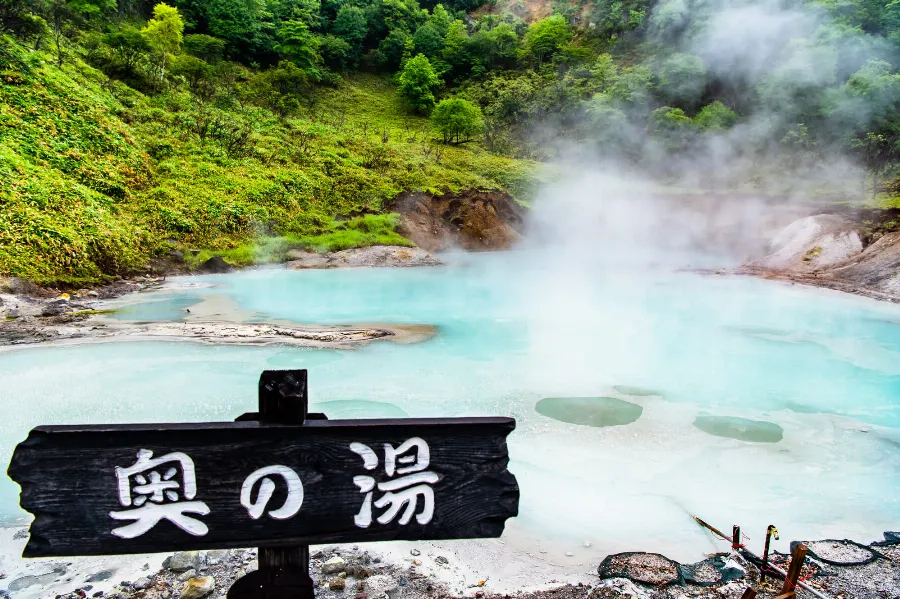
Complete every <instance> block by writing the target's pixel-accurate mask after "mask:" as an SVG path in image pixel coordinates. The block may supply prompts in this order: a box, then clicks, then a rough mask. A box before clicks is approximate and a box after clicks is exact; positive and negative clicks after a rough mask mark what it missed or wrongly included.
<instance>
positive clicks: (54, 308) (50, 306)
mask: <svg viewBox="0 0 900 599" xmlns="http://www.w3.org/2000/svg"><path fill="white" fill-rule="evenodd" d="M68 311H69V302H68V301H66V300H53V301H52V302H49V303H47V304H44V307H43V308H42V309H41V316H59V315H60V314H65V313H66V312H68Z"/></svg>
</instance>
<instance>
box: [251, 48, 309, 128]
mask: <svg viewBox="0 0 900 599" xmlns="http://www.w3.org/2000/svg"><path fill="white" fill-rule="evenodd" d="M248 88H249V89H248V91H249V96H250V99H252V100H253V101H254V102H256V103H257V104H259V105H261V106H264V107H265V108H268V109H269V110H271V111H272V112H274V113H275V114H277V115H278V116H280V117H282V118H285V117H288V116H290V115H291V114H294V113H295V112H297V110H299V109H300V100H301V99H303V98H304V97H307V96H308V95H309V92H310V90H311V88H310V84H309V77H308V76H307V74H306V71H304V70H303V69H301V68H300V67H298V66H297V65H295V64H294V63H293V62H290V61H288V60H283V61H281V62H279V63H278V66H277V67H275V68H271V69H269V70H267V71H262V72H261V73H257V74H256V75H254V76H253V78H252V79H251V80H250V82H249V85H248Z"/></svg>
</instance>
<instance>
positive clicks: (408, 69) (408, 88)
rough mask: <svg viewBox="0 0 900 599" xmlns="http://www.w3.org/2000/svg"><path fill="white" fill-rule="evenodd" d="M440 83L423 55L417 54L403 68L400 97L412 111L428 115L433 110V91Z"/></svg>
mask: <svg viewBox="0 0 900 599" xmlns="http://www.w3.org/2000/svg"><path fill="white" fill-rule="evenodd" d="M440 83H441V82H440V79H438V76H437V73H435V72H434V69H433V68H432V66H431V62H429V61H428V58H427V57H426V56H425V55H424V54H418V55H416V56H415V57H414V58H410V59H409V60H408V61H406V64H405V65H404V66H403V72H402V73H401V74H400V88H399V92H400V96H401V97H402V98H403V99H404V100H405V101H406V103H407V104H408V105H409V107H410V108H412V109H413V110H414V111H416V112H420V113H428V112H430V111H431V109H432V108H434V90H435V89H436V88H437V87H438V86H439V85H440Z"/></svg>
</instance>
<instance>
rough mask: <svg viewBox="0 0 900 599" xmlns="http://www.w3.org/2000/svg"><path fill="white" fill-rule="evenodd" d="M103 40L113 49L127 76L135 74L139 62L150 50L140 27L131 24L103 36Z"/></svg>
mask: <svg viewBox="0 0 900 599" xmlns="http://www.w3.org/2000/svg"><path fill="white" fill-rule="evenodd" d="M101 41H102V42H103V43H104V44H106V45H107V46H109V48H110V49H111V50H112V51H113V54H114V55H115V57H116V58H117V59H118V61H119V64H120V65H121V67H122V71H123V74H124V75H125V76H126V77H130V76H132V75H134V70H135V67H136V66H137V64H138V62H139V61H140V60H141V59H142V58H143V57H145V56H146V55H147V54H148V53H149V52H150V43H149V42H148V41H147V38H145V37H144V36H143V34H142V33H141V32H140V30H139V29H137V28H136V27H132V26H130V25H125V26H124V27H122V28H121V29H119V30H117V31H113V32H112V33H107V34H106V35H104V36H103V37H102V38H101Z"/></svg>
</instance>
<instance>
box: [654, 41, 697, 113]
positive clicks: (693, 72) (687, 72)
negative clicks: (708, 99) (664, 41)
mask: <svg viewBox="0 0 900 599" xmlns="http://www.w3.org/2000/svg"><path fill="white" fill-rule="evenodd" d="M658 77H659V91H660V93H661V94H662V95H663V99H664V100H666V101H670V102H673V103H675V104H678V105H680V106H684V107H687V108H690V107H692V106H694V105H695V104H696V103H697V102H698V100H700V98H701V97H702V96H703V90H704V88H705V87H706V65H705V64H704V63H703V61H702V60H700V57H699V56H695V55H694V54H681V53H676V54H672V55H671V56H670V57H668V58H667V59H665V60H664V61H663V62H662V64H661V65H660V67H659V73H658Z"/></svg>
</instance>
